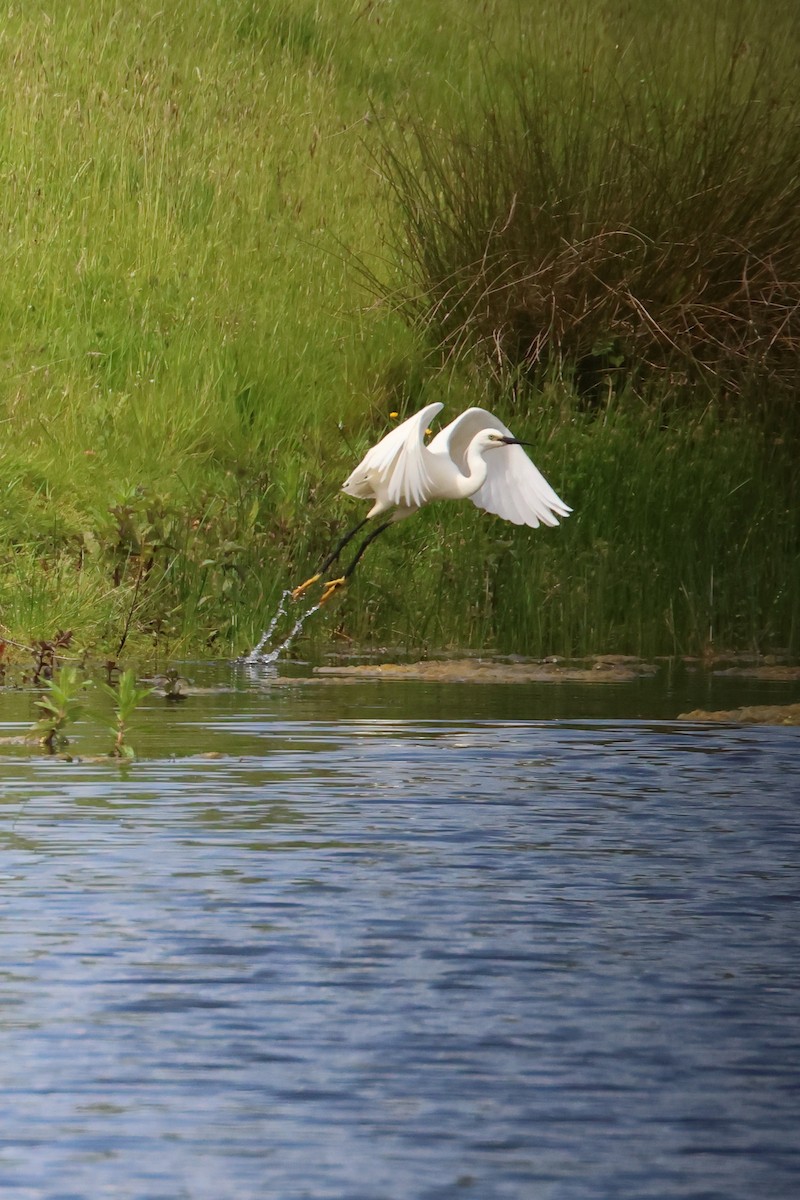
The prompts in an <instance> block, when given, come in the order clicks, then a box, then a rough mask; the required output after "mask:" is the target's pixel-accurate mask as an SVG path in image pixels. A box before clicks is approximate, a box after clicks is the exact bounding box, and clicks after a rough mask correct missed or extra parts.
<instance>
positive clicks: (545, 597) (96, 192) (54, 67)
mask: <svg viewBox="0 0 800 1200" xmlns="http://www.w3.org/2000/svg"><path fill="white" fill-rule="evenodd" d="M695 7H696V6H695ZM734 10H735V12H736V13H738V14H739V19H741V21H745V19H747V20H751V23H752V26H753V28H754V29H756V30H757V31H758V38H759V39H760V42H759V47H760V46H761V43H763V41H764V36H766V34H765V31H767V33H768V32H769V30H773V32H774V39H773V40H769V39H767V43H766V47H765V49H764V53H766V54H768V55H769V54H771V55H774V56H775V64H774V70H773V72H772V76H771V78H772V79H773V81H774V83H775V86H776V87H777V86H778V84H779V83H780V78H781V71H783V70H784V66H783V62H784V60H783V57H782V55H783V53H784V50H785V47H786V45H787V38H786V37H785V33H784V31H783V29H784V27H783V26H782V25H781V20H779V18H781V14H782V13H783V8H782V6H781V5H777V6H776V5H774V4H773V5H770V6H769V7H767V6H766V4H764V5H761V4H758V3H757V4H752V5H749V6H748V5H741V6H740V5H732V6H731V11H732V12H733V11H734ZM625 11H626V13H627V14H628V15H627V16H624V17H623V13H622V9H620V10H619V12H616V10H614V9H613V8H609V7H605V8H603V9H602V11H601V10H600V9H599V7H598V6H597V5H596V4H587V5H586V6H585V7H582V6H581V5H578V6H577V7H575V8H572V9H569V10H566V9H563V6H561V7H559V8H555V7H553V8H552V9H549V10H547V11H546V12H544V14H543V16H541V17H540V16H537V15H530V14H528V13H527V10H526V9H521V10H520V11H519V12H515V11H513V10H512V9H511V7H510V6H508V5H506V4H503V3H501V2H500V0H497V2H496V3H493V4H490V5H489V6H488V7H487V6H486V5H485V4H482V3H481V4H478V3H477V0H476V2H474V3H469V4H467V5H465V4H464V3H463V2H459V3H456V0H446V2H443V3H440V4H437V5H436V6H430V5H425V4H423V3H422V0H406V2H405V3H404V4H402V5H400V4H387V3H376V4H372V5H370V4H363V3H360V2H359V3H348V2H343V0H339V2H336V0H319V2H318V3H311V2H305V0H282V2H277V0H273V2H265V0H229V2H228V3H224V4H223V3H221V2H218V0H199V2H198V0H192V2H191V3H190V2H189V0H176V3H174V4H172V5H169V6H166V7H165V6H160V5H157V4H156V3H155V2H154V0H138V2H135V3H133V4H129V5H125V6H120V5H117V4H111V3H106V2H105V0H91V2H90V0H75V2H73V3H70V4H69V5H64V6H60V7H56V8H55V9H53V6H48V5H40V4H36V3H34V4H30V5H26V6H15V7H14V8H13V9H9V10H8V12H6V13H5V14H4V16H3V18H2V22H1V23H0V53H2V61H3V66H4V69H3V71H2V72H0V184H1V185H2V186H0V231H1V232H0V254H1V255H2V271H0V434H2V436H1V437H0V501H1V503H0V637H5V638H6V639H8V640H10V641H12V642H16V643H19V644H21V645H30V644H31V643H32V642H33V641H35V640H37V639H42V638H44V639H49V638H52V637H53V635H54V634H55V632H56V631H57V630H58V629H73V630H74V633H75V636H74V639H73V643H72V647H73V649H74V650H75V653H78V652H79V651H80V650H82V649H84V648H85V649H87V650H89V651H90V652H91V653H93V654H98V655H99V654H102V655H104V656H105V655H115V654H118V653H119V650H120V647H122V648H123V650H124V652H125V653H126V654H137V655H140V656H141V655H147V654H151V653H158V654H160V655H168V654H172V655H180V654H189V653H191V654H196V653H212V654H235V653H240V652H243V651H246V650H247V649H248V648H249V647H250V646H252V645H253V644H254V642H255V641H256V640H257V639H258V636H259V634H260V632H261V629H262V628H263V626H264V624H265V623H266V621H267V620H268V618H269V617H270V616H271V614H272V612H273V611H274V609H275V605H276V603H277V600H278V597H279V596H280V594H281V592H282V590H283V588H284V587H285V586H286V585H287V584H288V583H292V582H297V581H298V580H299V579H301V578H304V577H305V576H306V575H307V574H308V573H309V571H310V570H311V569H312V568H313V567H314V565H315V563H316V561H317V560H318V558H319V557H320V556H321V555H322V553H323V552H324V550H325V548H326V546H327V545H328V544H329V543H330V542H331V541H332V540H333V538H334V537H335V536H336V535H337V534H338V532H339V531H340V530H341V529H342V527H346V526H347V525H349V524H351V523H353V522H354V521H355V520H356V519H357V518H358V516H359V515H361V511H362V509H361V506H359V505H357V504H354V502H352V501H351V500H349V499H347V498H345V497H341V496H339V495H338V488H339V485H340V483H341V481H342V479H343V478H344V477H345V476H346V475H347V474H348V473H349V471H350V469H351V468H352V465H353V464H354V462H355V461H356V459H357V457H358V455H359V454H360V453H362V452H363V450H364V449H365V448H366V447H367V445H369V444H370V442H371V441H373V440H375V439H376V438H377V437H379V436H380V435H381V434H382V433H383V432H385V431H386V430H387V429H388V428H389V426H390V424H391V421H390V418H389V413H390V412H392V411H399V412H400V413H401V414H406V413H408V412H410V411H412V410H413V409H414V408H415V407H418V406H420V405H421V404H424V403H428V402H430V401H431V400H433V399H442V400H444V401H445V402H446V405H447V408H446V411H445V413H444V414H443V416H453V415H455V413H456V412H457V411H459V410H461V409H462V408H464V407H466V406H468V405H469V404H474V403H479V404H484V405H486V406H489V407H493V408H498V409H499V410H501V411H503V412H505V413H506V414H507V415H508V419H509V420H510V421H512V422H513V426H514V428H515V429H517V428H519V430H520V435H521V436H527V437H530V438H531V439H533V440H535V442H536V450H535V451H534V456H535V458H536V460H537V462H538V464H539V465H540V467H541V468H542V470H543V471H544V472H545V474H546V475H547V477H548V478H549V479H550V480H551V482H552V483H553V485H554V486H555V487H556V489H557V490H558V491H559V492H560V494H562V495H563V496H564V497H565V499H566V500H567V501H568V502H569V503H570V504H572V505H573V507H574V509H575V513H574V515H573V516H572V517H571V518H570V519H569V520H568V521H567V522H565V523H564V524H563V526H562V527H560V528H559V529H557V530H539V531H537V532H529V531H524V530H523V531H519V530H516V529H514V528H512V527H511V526H508V525H506V524H503V523H502V522H498V521H496V520H494V519H493V518H489V517H487V516H485V515H481V514H479V513H478V512H477V510H475V509H474V508H473V507H472V506H471V505H463V506H461V507H458V506H450V507H448V506H445V505H442V506H436V507H434V508H432V510H431V511H430V512H425V513H423V514H421V515H420V516H419V517H417V518H415V519H414V520H412V521H409V522H407V523H404V524H402V525H400V526H398V527H397V529H393V530H391V531H390V532H389V533H388V534H387V535H386V537H385V538H384V539H381V540H380V541H379V542H378V543H376V545H375V547H374V549H373V550H371V551H370V554H369V557H368V558H366V559H365V561H364V564H363V566H362V567H361V568H359V572H357V573H356V575H355V577H354V580H353V582H352V584H351V586H350V587H349V589H348V592H347V594H346V596H345V597H344V598H343V599H341V600H338V601H337V602H336V603H335V604H334V605H331V607H330V609H329V611H328V612H327V613H324V614H321V615H320V617H319V618H318V620H317V622H316V625H315V626H314V627H313V629H312V628H311V626H309V633H310V634H311V636H312V637H313V636H315V637H317V638H319V639H323V638H327V637H336V638H344V639H355V640H356V641H372V642H392V643H397V642H402V643H404V644H408V645H410V646H412V647H419V646H423V645H427V646H431V647H436V646H441V645H459V646H467V645H468V646H490V647H496V648H499V649H505V650H517V651H519V652H532V653H554V652H562V653H567V652H582V651H591V650H604V651H605V650H640V651H648V652H656V651H661V652H665V653H666V652H672V651H673V650H681V651H683V650H687V651H688V650H697V649H699V648H702V647H703V646H705V644H706V643H707V642H708V640H709V637H712V638H713V639H714V642H715V644H719V645H723V644H724V645H727V646H753V647H756V646H758V647H761V648H769V647H774V646H775V645H792V646H793V647H794V648H795V649H796V648H797V634H798V631H797V627H796V617H795V616H794V607H796V605H795V606H794V607H793V603H792V598H793V596H795V597H796V595H797V583H798V558H797V549H796V548H797V545H798V541H800V539H798V536H797V534H798V530H797V514H798V510H800V505H798V495H797V483H796V475H797V472H796V470H795V467H794V464H795V462H796V458H797V455H796V450H797V441H798V437H797V433H798V431H797V425H796V418H795V417H794V416H792V414H791V410H790V408H789V407H787V408H786V410H785V411H784V416H783V417H782V416H781V414H780V412H779V413H778V414H777V415H776V413H775V412H772V413H771V414H769V413H766V414H762V413H761V410H760V408H759V407H758V406H754V407H753V408H752V409H751V410H749V413H748V415H747V416H746V417H744V416H742V417H737V416H736V414H735V413H733V412H731V411H730V408H729V406H728V405H721V406H718V405H716V404H714V403H711V405H710V407H707V405H708V396H707V395H706V396H704V398H703V401H702V407H701V408H698V409H697V411H692V412H688V413H687V412H686V411H677V410H674V409H673V408H671V407H670V406H669V404H668V403H667V400H666V399H665V398H664V396H663V394H662V396H661V399H660V400H659V404H658V405H656V407H655V408H654V407H653V406H652V405H645V404H643V403H642V402H641V400H639V399H637V397H636V395H635V393H634V391H633V390H628V391H625V392H623V393H622V394H620V395H619V396H616V397H612V402H611V404H610V406H607V405H605V403H603V404H600V405H599V406H597V407H595V408H592V409H590V410H588V411H587V409H586V408H585V407H583V406H582V405H581V403H580V402H579V401H578V399H577V397H576V396H575V395H574V394H573V392H572V391H571V390H570V387H569V386H568V383H569V379H568V375H567V374H566V373H565V374H564V375H563V377H562V380H561V381H557V382H556V383H553V384H551V385H548V386H547V387H546V388H545V389H544V390H540V391H537V390H535V389H518V390H517V391H516V392H515V393H514V394H513V395H512V394H510V393H508V392H505V391H503V390H502V388H498V385H497V384H496V382H495V381H494V380H493V379H492V377H491V372H487V371H486V370H485V369H484V368H483V367H481V366H480V365H475V363H471V364H470V363H465V364H461V363H455V364H453V363H451V364H450V365H449V366H448V369H447V370H445V371H442V370H441V369H440V367H439V362H438V359H437V356H436V354H434V353H432V352H431V347H430V344H429V343H428V341H427V340H426V334H425V331H422V332H421V331H420V330H418V329H416V328H410V327H409V326H408V325H407V324H406V322H405V320H404V319H403V315H402V313H398V311H397V310H396V306H395V304H394V303H393V302H392V299H391V298H392V297H394V295H395V294H396V292H397V289H398V287H399V286H400V285H401V283H402V282H403V281H404V280H405V279H406V278H407V272H408V261H407V260H406V259H405V258H399V257H397V254H398V251H397V237H396V230H397V227H398V224H399V222H400V220H401V214H400V212H399V210H398V208H397V205H396V196H395V195H394V194H393V191H392V188H391V187H389V186H387V181H386V179H385V177H384V176H383V175H382V170H381V166H380V163H381V156H382V154H383V152H384V149H385V147H386V145H387V139H388V143H389V144H391V145H395V146H396V147H398V152H399V149H400V147H401V141H400V140H399V139H400V137H401V136H402V134H403V133H404V131H406V130H407V129H408V127H409V124H408V123H409V122H410V121H411V120H412V118H413V119H415V120H417V121H420V120H425V121H426V122H427V127H428V128H429V129H430V130H438V129H442V130H444V131H448V130H452V129H454V128H456V124H457V122H458V121H460V120H461V118H462V116H463V114H465V113H476V114H479V113H481V112H485V107H486V103H487V98H491V97H493V96H497V95H499V94H501V93H502V92H503V87H504V84H503V82H502V81H503V80H505V79H507V78H508V75H509V73H508V70H507V64H508V63H509V62H513V61H516V59H517V58H518V56H519V54H520V47H521V46H522V45H523V42H524V43H525V45H532V44H536V45H539V44H540V45H541V59H540V66H541V70H542V72H543V73H545V74H546V75H547V76H548V78H551V79H559V78H561V68H562V65H563V54H564V53H565V48H567V50H568V49H569V47H570V46H572V45H576V44H578V43H580V44H581V45H582V46H583V47H584V50H585V51H586V52H587V53H588V52H589V51H591V53H592V54H593V55H594V56H595V58H596V60H597V61H598V62H601V61H603V60H604V59H605V58H607V57H608V55H610V54H611V53H612V51H613V47H615V46H616V45H618V44H621V43H620V39H621V38H624V45H625V46H627V45H628V44H629V43H630V42H631V39H635V38H636V37H639V35H640V34H641V36H642V37H644V36H645V33H646V34H647V37H648V38H650V37H652V36H653V31H652V29H650V25H651V23H652V22H653V21H654V20H655V18H654V17H652V16H651V15H650V10H649V7H648V6H646V5H644V4H642V5H641V11H639V10H638V9H636V10H630V9H626V10H625ZM748 14H749V15H748ZM767 16H768V17H769V21H767V20H766V17H767ZM781 19H782V18H781ZM540 20H541V21H544V22H545V24H544V25H539V24H537V23H538V22H539V21H540ZM672 20H674V26H672V27H670V28H669V29H667V30H664V29H663V28H659V29H658V30H657V33H658V37H659V38H660V42H661V44H662V45H665V44H667V42H668V41H669V40H670V39H672V41H673V43H674V45H675V46H676V49H677V48H678V47H679V46H681V45H683V39H684V36H685V34H686V30H687V28H689V26H690V25H692V23H696V24H698V28H696V29H695V28H694V26H693V25H692V39H691V40H690V44H691V46H692V47H693V57H692V58H690V59H689V60H688V68H687V70H689V72H690V73H691V71H690V68H691V65H692V63H694V64H695V66H696V65H697V64H700V63H704V62H706V61H707V60H706V58H705V57H704V56H703V53H702V52H701V51H702V45H703V42H702V38H703V37H705V38H708V37H709V36H710V34H709V31H708V28H707V27H703V28H701V26H703V20H702V18H701V17H699V16H698V15H697V14H696V13H695V9H694V8H692V7H691V6H688V5H686V6H683V5H677V6H675V9H674V16H673V18H672ZM687 22H688V25H687ZM489 30H490V31H491V36H490V37H487V31H489ZM744 32H745V33H747V29H745V30H744ZM720 36H721V35H720ZM748 36H749V35H748ZM753 37H755V35H753ZM526 39H527V40H526ZM576 39H578V40H577V42H576ZM723 40H724V41H725V44H726V45H727V44H728V41H729V37H728V34H727V33H726V35H725V38H724V39H723ZM758 52H759V53H761V49H760V48H759V50H758ZM754 53H755V51H754ZM525 54H526V61H530V54H529V51H528V50H526V51H525ZM673 57H675V56H673ZM677 60H679V61H686V56H684V57H683V58H681V57H680V56H677ZM703 69H705V68H703ZM701 82H702V80H701ZM674 86H675V87H677V86H678V83H675V85H674ZM686 86H687V87H688V86H689V84H688V83H687V85H686ZM698 86H699V84H698V82H697V80H696V79H693V80H692V82H691V87H692V88H693V89H695V92H696V90H697V87H698ZM787 90H788V89H787ZM693 94H694V93H693ZM590 132H591V131H590ZM365 265H366V268H367V269H368V271H371V272H372V274H373V276H376V277H378V278H379V279H380V284H381V287H380V289H379V290H378V291H375V290H372V291H371V290H369V289H365V288H364V286H363V282H364V275H365ZM387 296H388V297H390V299H387ZM721 409H726V411H725V412H724V413H723V414H722V415H721ZM741 411H742V412H744V409H742V410H741ZM776 422H779V425H778V426H777V427H776Z"/></svg>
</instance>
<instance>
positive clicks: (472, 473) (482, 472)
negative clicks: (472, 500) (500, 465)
mask: <svg viewBox="0 0 800 1200" xmlns="http://www.w3.org/2000/svg"><path fill="white" fill-rule="evenodd" d="M488 473H489V464H488V463H487V461H486V459H485V458H484V450H483V449H482V448H481V447H480V446H476V444H475V441H474V439H473V441H471V442H470V444H469V448H468V450H467V474H466V475H460V478H459V481H458V490H459V493H460V495H461V496H462V497H463V498H464V499H466V498H467V497H468V496H473V495H474V494H475V492H477V491H478V489H479V488H482V487H483V485H484V484H485V483H486V476H487V474H488ZM459 474H460V473H459Z"/></svg>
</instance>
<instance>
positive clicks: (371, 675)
mask: <svg viewBox="0 0 800 1200" xmlns="http://www.w3.org/2000/svg"><path fill="white" fill-rule="evenodd" d="M657 670H658V668H657V667H656V666H655V665H654V664H653V663H646V662H642V661H641V660H640V659H636V658H628V657H626V656H624V655H614V656H611V657H609V658H598V659H596V660H592V661H591V662H590V663H588V664H587V665H580V666H578V665H574V664H566V663H563V662H558V661H547V662H532V661H512V662H505V661H501V660H497V659H479V658H456V659H444V660H440V659H436V660H424V661H422V662H415V663H360V664H358V665H355V666H353V665H344V666H331V667H316V668H315V669H314V675H315V677H316V678H318V679H319V678H333V679H337V680H340V679H390V680H413V681H415V682H429V683H628V682H632V681H633V680H636V679H642V678H644V677H649V676H652V675H655V674H656V672H657Z"/></svg>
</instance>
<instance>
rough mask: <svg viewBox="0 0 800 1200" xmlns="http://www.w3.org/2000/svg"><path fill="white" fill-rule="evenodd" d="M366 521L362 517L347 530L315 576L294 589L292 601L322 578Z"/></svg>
mask: <svg viewBox="0 0 800 1200" xmlns="http://www.w3.org/2000/svg"><path fill="white" fill-rule="evenodd" d="M368 520H369V517H364V520H363V521H359V522H358V524H357V525H354V526H353V528H352V529H349V530H348V531H347V533H346V534H345V535H344V537H343V538H342V539H341V541H339V542H337V543H336V545H335V546H334V548H333V550H332V551H331V552H330V554H329V555H328V557H327V558H326V559H325V561H324V562H323V563H322V564H321V565H320V567H319V570H318V571H316V572H315V574H313V575H312V576H311V578H310V579H307V580H306V581H305V583H301V584H300V585H299V586H298V587H296V588H294V589H293V590H292V599H293V600H299V599H300V597H301V596H302V595H303V592H306V591H308V589H309V588H310V587H311V586H312V584H314V583H316V582H317V580H318V579H321V578H322V576H323V575H324V574H325V572H326V571H327V569H328V567H330V566H332V565H333V563H335V562H336V560H337V558H338V557H339V555H340V554H341V553H342V551H343V550H344V548H345V546H346V545H347V544H348V543H349V542H351V541H352V540H353V538H354V537H355V536H356V534H357V533H359V532H360V531H361V530H362V529H363V528H364V526H365V525H366V523H367V521H368Z"/></svg>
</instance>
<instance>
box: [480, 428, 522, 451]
mask: <svg viewBox="0 0 800 1200" xmlns="http://www.w3.org/2000/svg"><path fill="white" fill-rule="evenodd" d="M475 441H476V443H477V445H478V447H479V448H480V449H481V450H496V449H498V448H499V447H500V446H529V445H530V442H521V441H520V439H519V438H515V437H509V436H508V435H507V434H504V433H500V431H499V430H498V429H484V430H483V431H482V432H481V433H479V434H478V435H477V437H476V439H475Z"/></svg>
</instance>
